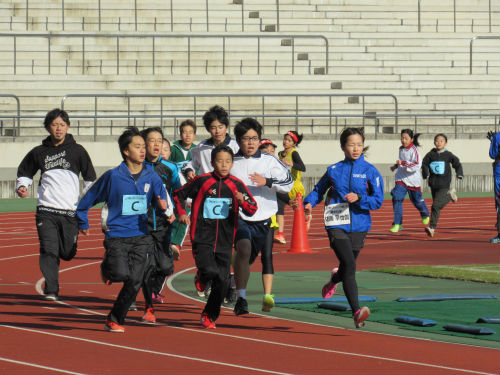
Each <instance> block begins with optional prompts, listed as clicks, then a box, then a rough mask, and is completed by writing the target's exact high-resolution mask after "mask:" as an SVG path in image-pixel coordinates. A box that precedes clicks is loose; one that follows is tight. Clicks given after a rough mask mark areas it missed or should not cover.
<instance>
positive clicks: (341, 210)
mask: <svg viewBox="0 0 500 375" xmlns="http://www.w3.org/2000/svg"><path fill="white" fill-rule="evenodd" d="M323 219H324V221H325V226H326V227H331V226H335V225H346V224H350V223H351V217H350V215H349V203H333V204H330V205H328V206H325V212H324V216H323Z"/></svg>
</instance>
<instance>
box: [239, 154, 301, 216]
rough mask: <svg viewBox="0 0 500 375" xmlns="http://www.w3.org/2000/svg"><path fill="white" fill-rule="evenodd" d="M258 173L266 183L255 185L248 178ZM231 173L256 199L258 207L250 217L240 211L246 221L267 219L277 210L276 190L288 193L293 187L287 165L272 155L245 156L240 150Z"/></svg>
mask: <svg viewBox="0 0 500 375" xmlns="http://www.w3.org/2000/svg"><path fill="white" fill-rule="evenodd" d="M253 173H258V174H260V175H262V176H263V177H265V178H266V185H264V186H255V184H254V183H253V182H252V180H250V174H253ZM231 174H232V175H233V176H235V177H237V178H239V179H240V180H241V181H243V183H244V184H245V185H246V186H247V188H248V190H249V191H250V193H252V195H253V196H254V198H255V200H256V201H257V205H258V206H259V209H258V210H257V212H256V213H255V215H253V216H252V217H250V216H249V215H246V214H245V212H240V216H241V218H242V219H244V220H246V221H262V220H267V219H269V218H270V217H271V216H273V215H274V214H276V212H277V211H278V203H277V200H276V192H281V193H288V192H289V191H290V190H291V189H292V187H293V178H292V175H291V174H290V172H289V170H288V167H287V166H286V165H285V164H283V163H282V162H281V161H279V160H278V158H276V157H275V156H273V155H270V154H266V153H265V152H261V151H260V150H257V152H256V153H255V154H254V155H252V156H250V157H248V158H246V157H244V156H243V154H242V153H241V152H238V153H237V154H236V155H235V156H234V164H233V168H231Z"/></svg>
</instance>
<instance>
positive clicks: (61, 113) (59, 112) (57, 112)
mask: <svg viewBox="0 0 500 375" xmlns="http://www.w3.org/2000/svg"><path fill="white" fill-rule="evenodd" d="M58 117H60V118H61V119H62V120H63V121H64V122H65V123H66V124H68V126H69V125H70V123H69V116H68V113H67V112H66V111H65V110H64V109H59V108H54V109H53V110H52V111H49V112H47V114H46V115H45V120H43V126H44V127H45V129H48V128H49V126H50V124H52V121H54V120H55V119H56V118H58Z"/></svg>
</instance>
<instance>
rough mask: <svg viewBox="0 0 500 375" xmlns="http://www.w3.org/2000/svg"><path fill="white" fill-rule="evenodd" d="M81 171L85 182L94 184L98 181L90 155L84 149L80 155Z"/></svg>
mask: <svg viewBox="0 0 500 375" xmlns="http://www.w3.org/2000/svg"><path fill="white" fill-rule="evenodd" d="M80 171H81V173H82V177H83V181H89V182H92V181H95V180H96V179H97V176H96V174H95V170H94V165H93V164H92V160H91V159H90V155H89V154H88V152H87V150H85V148H83V147H82V148H81V155H80Z"/></svg>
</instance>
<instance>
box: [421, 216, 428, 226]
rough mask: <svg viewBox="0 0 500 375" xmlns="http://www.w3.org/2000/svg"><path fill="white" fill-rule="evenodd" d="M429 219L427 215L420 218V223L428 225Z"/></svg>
mask: <svg viewBox="0 0 500 375" xmlns="http://www.w3.org/2000/svg"><path fill="white" fill-rule="evenodd" d="M429 221H430V219H429V216H426V217H423V218H422V224H424V225H429Z"/></svg>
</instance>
